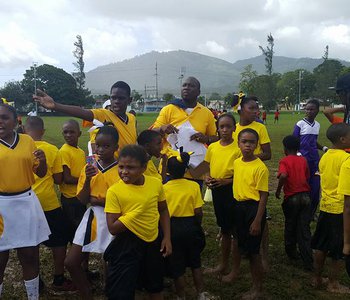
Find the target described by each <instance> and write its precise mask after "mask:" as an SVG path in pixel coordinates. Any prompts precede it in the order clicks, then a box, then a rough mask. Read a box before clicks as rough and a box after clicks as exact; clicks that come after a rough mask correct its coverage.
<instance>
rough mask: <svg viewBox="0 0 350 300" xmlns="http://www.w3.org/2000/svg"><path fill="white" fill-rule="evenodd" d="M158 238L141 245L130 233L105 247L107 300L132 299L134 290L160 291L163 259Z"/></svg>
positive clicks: (121, 235)
mask: <svg viewBox="0 0 350 300" xmlns="http://www.w3.org/2000/svg"><path fill="white" fill-rule="evenodd" d="M160 244H161V242H160V239H159V238H158V239H156V240H155V241H153V242H150V243H148V242H145V241H143V240H141V239H140V238H138V237H137V236H136V235H135V234H134V233H132V232H131V231H129V230H128V231H125V232H122V233H120V234H118V235H117V236H116V237H115V239H114V240H113V241H112V242H111V243H110V244H109V246H108V247H107V249H106V251H105V253H104V256H103V257H104V259H105V260H106V261H107V263H108V264H107V278H106V295H107V297H108V299H116V300H117V299H123V300H124V299H134V298H135V291H136V289H138V288H140V289H142V288H144V289H145V290H146V291H147V292H149V293H160V292H161V291H162V290H163V275H164V259H163V257H162V254H161V253H160V251H159V250H160Z"/></svg>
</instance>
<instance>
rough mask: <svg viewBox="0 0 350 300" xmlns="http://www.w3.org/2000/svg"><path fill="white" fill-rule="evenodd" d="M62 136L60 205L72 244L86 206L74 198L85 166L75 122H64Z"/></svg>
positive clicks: (77, 126)
mask: <svg viewBox="0 0 350 300" xmlns="http://www.w3.org/2000/svg"><path fill="white" fill-rule="evenodd" d="M62 134H63V137H64V139H65V141H66V143H65V144H64V145H63V146H62V147H61V149H60V155H61V157H62V166H63V182H62V184H61V185H60V191H61V203H62V208H63V211H64V213H65V215H66V217H67V218H68V222H69V227H70V230H69V241H70V242H72V241H73V237H74V234H75V231H76V230H77V228H78V226H79V224H80V221H81V219H82V218H83V215H84V213H85V210H86V206H85V205H83V204H82V203H81V202H80V201H79V200H78V199H77V197H76V194H77V184H78V180H79V176H80V172H81V170H82V169H83V168H84V166H85V152H84V151H83V150H82V149H80V148H79V147H78V139H79V137H80V135H81V131H80V128H79V124H78V122H77V121H75V120H68V121H66V122H65V123H64V124H63V127H62Z"/></svg>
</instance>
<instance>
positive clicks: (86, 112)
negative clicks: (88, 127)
mask: <svg viewBox="0 0 350 300" xmlns="http://www.w3.org/2000/svg"><path fill="white" fill-rule="evenodd" d="M33 100H34V101H35V102H37V103H39V104H40V105H41V106H42V107H44V108H46V109H51V110H55V111H59V112H63V113H65V114H67V115H71V116H73V117H77V118H80V119H84V120H87V121H90V122H92V121H93V119H94V114H93V113H92V111H91V110H90V109H84V108H81V107H79V106H74V105H65V104H60V103H57V102H55V101H54V100H53V99H52V97H50V96H49V95H48V94H46V93H45V92H43V91H42V90H39V89H38V90H37V95H33Z"/></svg>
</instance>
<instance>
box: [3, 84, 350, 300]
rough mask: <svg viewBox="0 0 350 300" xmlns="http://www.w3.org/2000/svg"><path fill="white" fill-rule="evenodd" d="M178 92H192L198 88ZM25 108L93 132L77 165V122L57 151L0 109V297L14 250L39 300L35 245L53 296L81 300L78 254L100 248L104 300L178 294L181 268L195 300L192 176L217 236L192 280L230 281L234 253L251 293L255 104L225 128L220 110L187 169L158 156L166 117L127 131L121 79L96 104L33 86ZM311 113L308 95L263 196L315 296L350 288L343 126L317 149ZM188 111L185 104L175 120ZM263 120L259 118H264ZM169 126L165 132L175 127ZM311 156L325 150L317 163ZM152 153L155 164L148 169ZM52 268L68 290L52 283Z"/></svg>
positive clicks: (266, 152)
mask: <svg viewBox="0 0 350 300" xmlns="http://www.w3.org/2000/svg"><path fill="white" fill-rule="evenodd" d="M191 80H192V81H193V82H194V83H196V82H195V80H194V79H193V78H192V79H191ZM190 88H192V89H193V93H194V94H196V93H197V92H198V91H199V83H198V87H196V85H193V87H190ZM197 89H198V91H197ZM187 94H190V92H188V93H187ZM34 99H35V100H36V101H37V102H39V103H40V104H41V105H42V106H44V107H45V108H47V109H53V110H58V111H61V112H64V113H66V114H69V115H72V116H75V117H79V118H82V119H85V120H88V121H93V120H94V119H96V120H98V121H100V122H102V123H104V126H101V127H99V128H98V129H97V130H96V132H95V135H94V140H93V144H94V145H93V147H92V148H91V149H93V155H89V156H87V157H86V155H85V152H84V151H83V150H82V149H80V148H79V146H78V139H79V137H80V135H81V131H80V127H79V124H78V123H77V121H75V120H68V121H66V122H64V124H63V127H62V134H63V137H64V140H65V144H64V145H63V146H62V147H61V148H60V149H58V148H57V147H56V146H54V145H51V144H49V143H47V142H46V141H44V140H43V136H44V133H45V126H44V122H43V120H42V119H41V118H40V117H37V116H29V117H28V118H27V119H26V121H25V124H24V128H22V129H23V130H24V134H20V133H17V132H16V131H15V129H16V127H17V123H16V120H17V115H16V111H15V109H14V108H13V107H11V106H9V105H6V104H0V165H1V169H0V175H1V181H0V296H1V292H2V287H3V278H4V271H5V268H6V264H7V261H8V258H9V250H11V249H16V250H17V254H18V258H19V261H20V264H21V266H22V269H23V278H24V282H25V287H26V291H27V295H28V299H38V297H39V281H40V278H39V245H40V244H41V243H42V244H44V245H45V246H47V247H49V248H50V249H51V250H52V253H53V265H54V268H53V274H52V276H53V280H52V285H51V288H52V289H54V290H57V291H64V292H68V291H74V290H78V291H79V293H80V295H81V297H82V298H83V299H92V298H93V293H92V286H91V282H90V280H89V271H88V260H89V253H99V254H103V258H104V261H105V270H106V272H105V273H106V274H105V276H104V277H105V290H106V296H107V298H108V299H134V297H135V292H136V290H137V289H144V290H145V291H146V292H147V293H148V295H149V297H150V299H163V294H162V291H163V285H164V282H163V279H164V277H165V276H167V277H170V278H172V279H173V280H174V285H175V290H176V295H177V299H185V296H186V292H185V290H186V289H185V288H186V287H185V285H186V284H185V279H184V275H185V272H186V268H190V269H191V271H192V276H193V282H194V287H195V289H196V293H197V296H198V299H207V293H206V292H205V286H204V282H203V273H202V263H201V253H202V251H203V249H204V247H205V242H206V241H205V234H204V231H203V229H202V218H203V210H202V206H203V205H204V203H203V198H202V191H201V183H202V181H198V180H197V181H196V180H193V178H204V182H205V184H206V186H207V187H208V188H209V189H210V190H211V192H212V197H213V207H214V212H215V216H216V222H217V225H218V227H219V228H220V237H221V253H220V261H219V263H218V265H217V266H216V267H214V268H213V269H207V270H205V273H218V274H219V275H220V276H219V278H220V280H221V281H223V282H234V281H235V279H236V278H237V277H238V276H239V273H240V263H241V257H243V256H244V257H247V258H248V259H249V263H250V271H251V277H252V287H251V289H250V290H249V291H248V292H247V293H246V294H244V295H243V299H260V298H261V297H262V296H263V282H264V276H265V274H266V272H267V270H268V260H267V248H268V247H267V245H268V226H267V225H268V223H267V222H266V219H267V212H266V205H267V199H268V192H269V170H268V168H267V167H266V165H265V163H264V161H266V160H269V159H271V147H270V138H269V135H268V133H267V129H266V126H265V125H264V124H261V123H260V122H257V119H256V118H257V114H258V111H259V106H258V103H257V98H256V97H242V99H241V102H240V108H239V122H238V123H237V124H236V121H235V118H234V117H233V115H232V114H229V113H223V114H221V115H220V116H218V117H217V122H216V125H217V137H214V138H213V139H211V138H210V137H212V136H213V130H212V128H211V129H210V130H207V131H208V132H207V135H204V134H201V135H198V136H196V137H195V140H197V141H199V140H201V141H200V142H205V143H207V144H208V149H207V152H206V155H205V158H204V161H203V162H202V163H200V164H199V165H197V166H196V167H193V166H190V157H191V153H190V152H183V151H182V149H179V151H173V150H172V151H170V150H169V151H164V149H163V147H164V145H165V144H166V143H164V141H165V138H166V133H168V132H167V130H168V129H169V128H170V127H169V126H170V125H169V124H171V123H170V122H165V121H164V122H163V123H164V124H163V123H161V127H160V128H161V129H160V130H145V131H143V132H141V133H140V134H139V135H138V136H137V134H136V119H135V116H134V115H133V114H129V113H127V112H126V108H127V105H128V103H129V102H130V101H131V98H130V87H129V86H128V85H127V84H126V83H125V82H117V83H115V84H114V85H113V86H112V88H111V103H110V104H111V105H110V108H107V109H106V108H103V109H93V110H86V109H82V108H79V107H75V106H68V105H62V104H59V103H57V102H55V101H54V100H53V99H52V98H51V97H50V96H48V95H47V94H45V93H44V92H42V91H39V92H38V95H37V96H34ZM192 100H193V99H192ZM192 100H191V101H192ZM193 105H194V107H197V106H196V104H195V103H193ZM174 109H177V110H180V109H183V108H181V107H177V106H176V107H175V108H174ZM187 110H188V108H187ZM197 110H199V108H197ZM318 110H319V103H318V102H317V101H316V100H313V99H312V100H310V101H309V102H308V103H307V105H306V118H304V119H303V120H301V121H299V122H298V123H297V124H296V125H295V128H294V131H293V135H290V136H286V137H285V138H284V139H283V146H284V150H285V154H286V157H284V158H283V159H282V160H281V161H280V163H279V169H278V175H277V177H278V187H277V190H276V193H275V196H276V198H278V199H279V198H280V197H281V191H282V189H283V194H284V200H283V202H282V209H283V213H284V216H285V228H284V245H285V251H286V254H287V256H288V257H289V258H290V259H297V258H298V250H299V253H300V256H301V258H302V261H303V263H304V267H305V269H306V270H308V271H312V272H313V278H312V284H313V285H314V286H315V287H316V288H319V287H320V286H322V285H324V284H325V285H326V286H327V290H329V291H330V292H338V293H350V290H349V289H348V288H347V287H345V286H342V285H341V284H340V283H339V274H340V270H341V266H342V264H343V260H342V259H343V258H344V257H345V262H346V267H347V270H348V272H349V273H350V228H349V224H350V187H349V184H348V182H347V181H348V177H349V175H350V159H349V157H350V156H349V154H348V153H347V152H346V151H345V149H349V148H350V126H349V125H347V124H345V123H339V124H334V125H332V126H331V127H330V128H329V129H328V130H327V138H328V139H329V141H330V142H331V143H332V148H331V149H328V148H327V147H323V146H321V145H319V144H318V143H317V137H318V134H319V123H317V121H315V118H316V116H317V113H318ZM192 111H193V109H192V110H191V109H190V110H188V111H186V108H185V109H184V114H187V116H188V115H190V114H191V113H192ZM181 113H182V112H181ZM197 113H198V112H197ZM202 113H203V112H202ZM204 113H206V112H204ZM278 115H279V112H278V114H277V116H276V114H275V122H278ZM169 118H170V117H169ZM211 118H212V116H210V118H209V117H208V119H210V120H211ZM263 119H264V121H265V122H266V114H265V118H264V116H263ZM196 122H200V120H196ZM162 126H163V127H164V126H166V129H167V130H162ZM171 126H173V125H171ZM173 127H174V126H173ZM173 127H171V128H170V129H171V132H174V131H175V132H176V127H174V128H173ZM170 129H169V130H170ZM203 131H205V130H204V129H203ZM218 139H219V140H218ZM202 140H203V141H202ZM217 140H218V141H217ZM210 142H211V143H210ZM318 150H323V151H325V152H326V153H325V154H324V155H323V156H322V158H321V160H320V159H319V155H318ZM327 150H328V151H327ZM162 153H168V154H169V155H168V156H167V155H165V154H162ZM153 158H156V159H159V158H162V162H161V168H160V170H161V171H160V172H159V171H158V170H157V168H156V166H155V164H154V162H153ZM14 165H16V166H17V167H16V168H14V167H13V166H14ZM18 170H20V172H18ZM5 173H6V176H5ZM203 175H204V177H202V176H203ZM56 185H58V186H59V190H60V194H61V198H60V201H59V198H58V197H57V193H56ZM319 190H321V200H320V213H319V216H318V219H317V225H316V230H315V232H314V234H313V236H312V235H311V230H310V222H311V220H312V219H313V218H314V216H315V212H316V209H317V206H318V200H319V199H318V198H319V197H317V195H318V194H320V192H319ZM19 219H20V220H21V222H17V220H19ZM343 219H344V221H343ZM69 243H70V244H71V245H70V247H68V248H69V251H68V253H66V252H67V246H68V244H69ZM297 247H298V249H297ZM344 255H345V256H344ZM230 256H231V257H232V266H231V267H230V265H229V261H230ZM327 257H330V258H331V259H332V263H331V269H330V272H329V273H330V274H329V276H328V277H329V279H328V281H325V280H323V279H322V271H323V267H324V263H325V260H326V258H327ZM65 268H66V269H67V271H68V272H69V274H70V277H71V280H72V281H70V280H69V279H68V278H66V277H65V275H64V273H65Z"/></svg>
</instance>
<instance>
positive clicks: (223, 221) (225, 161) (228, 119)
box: [190, 114, 241, 282]
mask: <svg viewBox="0 0 350 300" xmlns="http://www.w3.org/2000/svg"><path fill="white" fill-rule="evenodd" d="M217 127H218V133H219V136H220V140H219V141H218V142H215V143H212V144H210V145H209V147H208V151H207V153H206V156H205V158H204V161H203V162H202V163H201V164H200V165H199V166H197V167H196V168H195V169H190V173H191V174H193V176H194V177H198V176H200V175H202V174H203V173H209V176H207V177H206V179H205V182H206V185H207V186H208V187H209V188H210V189H211V192H212V196H213V205H214V211H215V216H216V222H217V224H218V226H219V227H220V230H221V236H222V240H221V260H220V263H219V265H218V266H217V267H216V268H214V269H208V270H206V271H205V272H206V273H216V272H219V273H221V274H223V273H225V272H226V271H227V269H228V267H229V255H230V252H231V244H232V246H233V247H232V248H233V249H232V254H233V268H232V271H231V272H230V273H229V274H228V275H226V276H223V277H222V280H223V281H225V282H226V281H233V280H234V279H235V278H236V277H237V275H238V271H239V270H238V269H239V266H237V265H236V264H235V263H236V262H237V259H236V257H237V255H238V249H237V242H236V240H235V239H234V240H233V242H232V238H231V237H232V235H233V236H235V234H234V231H235V228H234V227H235V225H234V218H233V206H234V203H235V201H234V198H233V189H232V180H233V163H234V161H235V160H236V159H237V158H239V157H240V156H241V151H240V150H239V149H236V148H237V147H236V146H235V145H234V140H233V138H232V134H233V132H234V130H235V128H236V121H235V119H234V117H233V115H231V114H221V115H220V116H219V118H218V120H217Z"/></svg>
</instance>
